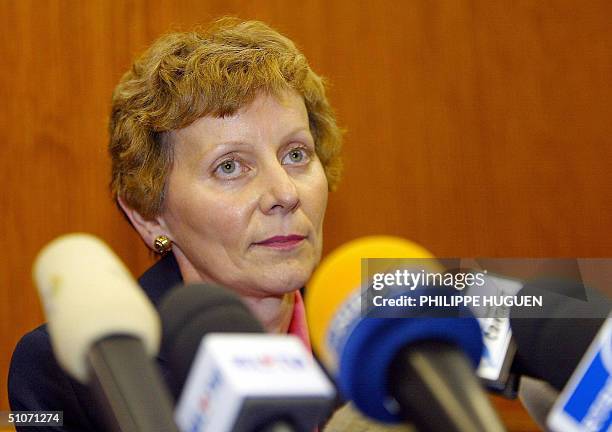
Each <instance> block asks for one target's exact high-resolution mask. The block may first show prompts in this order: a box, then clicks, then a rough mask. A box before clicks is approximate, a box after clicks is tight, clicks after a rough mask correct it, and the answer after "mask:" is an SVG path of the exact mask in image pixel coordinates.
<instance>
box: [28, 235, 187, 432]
mask: <svg viewBox="0 0 612 432" xmlns="http://www.w3.org/2000/svg"><path fill="white" fill-rule="evenodd" d="M33 276H34V280H35V283H36V286H37V288H38V292H39V297H40V299H41V301H42V304H43V308H44V311H45V316H46V318H47V321H48V329H49V335H50V337H51V345H52V347H53V352H54V354H55V356H56V358H57V360H58V363H59V364H60V365H61V366H62V368H63V369H64V370H65V371H66V372H67V373H68V374H70V375H71V376H73V377H74V378H75V379H77V380H78V381H80V382H81V383H83V384H86V385H88V386H89V388H90V389H91V391H92V393H93V396H94V398H95V399H96V401H97V402H98V404H99V405H100V408H101V409H102V411H103V413H104V418H105V419H106V421H107V425H106V426H107V427H108V430H112V431H122V432H123V431H148V432H149V431H160V432H161V431H178V429H177V428H176V425H175V423H174V421H173V419H172V402H171V399H170V395H169V394H168V391H167V389H166V387H165V386H164V384H163V382H162V379H161V376H160V373H159V371H158V370H157V369H156V365H155V364H154V362H153V361H152V360H151V359H152V357H154V356H155V355H156V353H157V350H158V348H159V340H160V323H159V317H158V316H157V313H156V312H155V309H154V308H153V306H152V305H151V303H150V302H149V301H148V299H147V298H146V296H145V294H144V293H143V292H142V290H141V289H140V287H139V286H138V285H137V283H136V281H134V279H132V277H131V275H130V273H129V271H128V270H127V269H126V267H125V266H124V265H123V263H122V262H121V261H120V260H119V258H117V256H116V255H115V254H114V253H113V252H112V251H111V249H110V248H109V247H108V246H107V245H106V244H104V243H103V242H102V241H101V240H99V239H98V238H96V237H94V236H92V235H89V234H69V235H64V236H61V237H59V238H57V239H55V240H54V241H52V242H51V243H49V244H48V245H47V246H45V247H44V248H43V249H42V250H41V251H40V253H39V254H38V256H37V258H36V260H35V262H34V266H33Z"/></svg>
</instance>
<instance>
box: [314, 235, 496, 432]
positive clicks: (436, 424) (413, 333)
mask: <svg viewBox="0 0 612 432" xmlns="http://www.w3.org/2000/svg"><path fill="white" fill-rule="evenodd" d="M364 258H371V259H373V258H387V259H389V258H398V259H401V258H422V260H421V261H420V264H423V263H425V264H426V267H430V268H432V270H438V269H439V267H438V266H436V265H435V264H434V261H433V259H432V258H433V256H432V255H431V253H429V252H428V251H427V250H425V249H423V248H422V247H420V246H418V245H416V244H414V243H411V242H409V241H407V240H403V239H399V238H395V237H386V236H380V237H366V238H362V239H358V240H355V241H352V242H350V243H347V244H345V245H343V246H342V247H340V248H339V249H337V250H335V251H334V252H332V253H331V254H330V255H329V256H328V257H327V258H326V259H325V260H324V261H323V262H322V263H321V265H320V266H319V268H318V269H317V270H316V272H315V274H314V275H313V277H312V279H311V281H310V284H309V285H308V288H307V290H306V308H307V311H308V313H309V315H310V317H311V319H310V320H309V322H310V328H311V334H312V336H313V345H314V347H315V348H316V350H317V352H318V353H319V354H320V357H321V358H322V360H323V361H324V364H326V365H327V367H328V368H330V369H331V370H332V372H333V373H334V374H335V375H336V377H337V382H338V385H339V387H340V389H341V390H342V393H343V394H344V396H345V397H347V398H348V399H351V400H352V401H353V402H354V404H355V406H356V407H357V408H358V409H359V410H360V411H361V412H363V413H364V414H365V415H367V416H369V417H371V418H374V419H376V420H379V421H383V422H399V421H401V419H402V418H404V419H406V420H410V421H413V422H414V423H415V425H416V426H417V427H418V428H419V430H426V431H434V430H448V431H502V430H505V429H504V427H503V426H502V424H501V422H500V420H499V419H498V417H497V415H496V413H495V411H494V410H493V408H492V406H491V404H490V402H489V400H488V399H487V397H486V395H485V394H484V392H483V390H482V388H481V386H480V384H479V382H478V380H477V378H476V376H475V374H474V368H475V367H476V365H477V364H478V362H479V360H480V357H481V353H482V347H483V345H482V336H481V331H480V326H479V324H478V322H477V321H476V320H475V319H474V318H473V317H469V316H465V317H459V316H461V315H463V314H466V310H464V309H451V310H448V309H446V311H445V312H446V313H445V314H444V315H443V316H442V317H435V316H433V315H434V314H435V313H432V311H431V310H428V309H427V308H424V307H418V306H417V307H414V308H413V310H414V312H413V313H412V314H411V315H409V317H408V318H401V319H400V318H396V319H394V318H373V317H371V316H365V317H363V316H361V311H362V305H361V304H360V303H361V301H362V300H363V298H362V296H361V295H360V294H361V293H360V286H361V284H362V282H361V277H362V270H361V265H362V259H364ZM387 270H388V269H387ZM391 270H394V269H393V268H392V269H391ZM419 271H421V270H420V269H419ZM417 273H418V271H417ZM419 291H424V290H422V289H421V290H419ZM428 292H432V293H436V294H438V295H443V294H446V291H445V290H444V289H442V288H440V289H438V288H436V289H432V290H430V291H428ZM421 295H422V293H421ZM448 297H452V296H448ZM449 312H450V313H449ZM430 313H431V314H430ZM398 405H399V406H398Z"/></svg>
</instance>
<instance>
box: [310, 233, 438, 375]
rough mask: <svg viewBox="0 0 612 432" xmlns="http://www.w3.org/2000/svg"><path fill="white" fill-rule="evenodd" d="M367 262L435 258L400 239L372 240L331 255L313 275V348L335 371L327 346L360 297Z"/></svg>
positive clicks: (355, 242)
mask: <svg viewBox="0 0 612 432" xmlns="http://www.w3.org/2000/svg"><path fill="white" fill-rule="evenodd" d="M364 258H388V259H391V258H400V259H402V258H403V259H406V258H423V259H425V261H428V262H427V263H426V264H427V265H432V264H433V263H434V260H433V259H432V258H434V256H433V255H432V254H431V253H430V252H429V251H428V250H427V249H425V248H423V247H422V246H420V245H418V244H416V243H413V242H410V241H408V240H405V239H403V238H399V237H392V236H370V237H362V238H359V239H356V240H353V241H351V242H348V243H346V244H344V245H342V246H341V247H339V248H338V249H336V250H334V251H333V252H332V253H330V254H329V255H328V256H327V257H325V259H324V260H323V261H322V262H321V264H320V265H319V267H318V268H317V270H316V271H315V273H314V274H313V276H312V278H311V279H310V282H309V283H308V287H307V289H306V298H305V304H306V311H308V325H309V329H310V335H311V338H312V343H313V347H314V348H315V350H316V351H317V353H318V354H319V356H320V357H321V359H322V360H323V361H324V363H325V364H326V365H327V366H328V367H331V366H332V365H334V364H335V363H336V359H335V358H334V357H335V355H334V354H333V350H332V349H331V348H330V347H329V346H328V344H327V335H328V331H329V330H330V326H331V324H332V321H333V320H334V318H335V317H336V316H337V314H338V312H339V310H340V309H341V308H342V307H343V305H344V304H345V303H346V302H347V301H349V299H350V298H351V296H352V295H355V293H357V295H359V289H360V286H361V284H362V280H361V277H362V272H361V264H362V259H364Z"/></svg>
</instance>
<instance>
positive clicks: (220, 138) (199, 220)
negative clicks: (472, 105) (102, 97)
mask: <svg viewBox="0 0 612 432" xmlns="http://www.w3.org/2000/svg"><path fill="white" fill-rule="evenodd" d="M109 129H110V145H109V151H110V155H111V158H112V179H111V189H112V192H113V196H114V198H115V199H116V201H117V202H118V204H119V206H120V208H121V209H122V210H123V212H124V213H125V215H126V216H127V218H128V219H129V221H130V222H131V224H132V225H133V226H134V228H135V229H136V230H137V231H138V233H139V234H140V236H141V237H142V239H143V241H144V242H145V244H146V245H147V246H148V247H150V248H151V249H153V250H154V251H155V252H157V253H159V254H160V255H163V258H162V259H161V260H160V261H158V262H157V263H156V264H155V265H154V266H153V267H152V268H151V269H149V270H148V271H147V272H146V273H145V274H144V275H143V276H142V277H141V278H140V280H139V282H140V284H141V286H142V287H143V289H144V290H145V291H146V292H147V294H148V295H149V297H150V298H151V300H152V301H153V302H154V303H155V304H157V302H158V301H159V299H160V298H161V297H162V296H163V294H164V293H165V292H166V291H167V290H169V289H171V288H172V287H173V286H174V285H176V284H177V283H180V282H184V283H190V282H212V283H217V284H221V285H223V286H225V287H227V288H229V289H231V290H233V291H234V292H236V293H237V294H239V295H240V296H241V297H242V298H243V299H244V301H245V302H246V304H247V305H248V306H249V307H250V309H251V310H252V312H253V313H254V315H255V316H257V317H258V318H259V319H260V320H261V321H262V323H263V324H264V326H265V327H266V328H267V329H268V330H269V331H271V332H281V333H285V332H291V333H295V334H298V335H299V336H301V337H302V339H303V340H304V341H305V342H306V343H307V336H306V335H307V333H306V328H305V321H304V312H303V305H302V300H301V297H300V294H299V291H298V290H299V289H300V288H301V287H303V286H304V284H305V283H306V282H307V281H308V279H309V277H310V275H311V273H312V271H313V269H314V267H315V266H316V265H317V263H318V261H319V259H320V256H321V247H322V224H323V217H324V213H325V208H326V204H327V191H328V190H329V189H333V187H334V186H335V185H336V183H337V182H338V179H339V171H340V159H339V150H340V142H341V138H340V135H341V134H340V131H339V129H338V127H337V126H336V122H335V118H334V115H333V112H332V110H331V108H330V106H329V103H328V101H327V98H326V96H325V90H324V86H323V83H322V80H321V78H320V77H319V76H317V75H316V74H315V73H314V72H313V71H312V70H311V69H310V67H309V66H308V63H307V62H306V59H305V57H304V56H303V55H302V54H301V53H300V52H299V51H298V50H297V49H296V48H295V46H294V44H293V43H292V42H291V41H290V40H289V39H287V38H286V37H284V36H282V35H280V34H279V33H277V32H276V31H274V30H272V29H271V28H270V27H268V26H266V25H265V24H263V23H260V22H255V21H249V22H242V21H239V20H236V19H223V20H220V21H218V22H216V23H214V24H213V25H212V26H211V27H210V28H208V29H207V30H205V31H203V32H194V33H175V34H170V35H167V36H163V37H162V38H160V39H159V40H157V41H156V42H155V43H154V44H153V45H152V46H151V47H150V48H149V49H148V50H147V51H146V52H145V53H144V54H143V55H142V56H141V57H140V58H139V59H138V60H137V61H136V62H135V63H134V65H133V66H132V68H131V69H130V71H129V72H127V73H126V74H125V75H124V76H123V78H122V79H121V81H120V83H119V85H118V86H117V88H116V89H115V92H114V94H113V100H112V112H111V120H110V128H109ZM160 366H161V367H162V370H164V372H165V365H164V362H163V360H162V359H160ZM9 398H10V402H11V408H12V409H13V410H62V411H64V425H65V426H64V428H63V429H61V430H75V431H77V430H78V431H85V430H97V429H98V428H99V426H98V425H99V424H101V423H100V421H101V420H100V413H99V412H97V410H96V407H95V406H94V404H93V403H92V400H91V398H90V396H89V393H88V391H87V389H86V388H84V387H82V386H80V385H79V384H78V383H76V382H75V381H73V380H72V379H70V378H69V377H67V376H66V375H65V374H64V373H63V372H62V371H61V369H60V368H59V366H58V365H57V363H56V362H55V359H54V358H53V355H52V351H51V348H50V345H49V336H48V334H47V332H46V328H45V326H41V327H39V328H38V329H36V330H34V331H32V332H31V333H29V334H27V335H26V336H24V337H23V338H22V340H21V341H20V342H19V344H18V346H17V348H16V349H15V353H14V354H13V359H12V362H11V370H10V374H9Z"/></svg>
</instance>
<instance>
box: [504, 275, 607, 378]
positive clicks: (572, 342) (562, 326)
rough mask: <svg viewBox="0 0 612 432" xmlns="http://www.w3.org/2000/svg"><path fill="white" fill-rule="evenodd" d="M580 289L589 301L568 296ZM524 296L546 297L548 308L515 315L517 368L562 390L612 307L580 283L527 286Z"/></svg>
mask: <svg viewBox="0 0 612 432" xmlns="http://www.w3.org/2000/svg"><path fill="white" fill-rule="evenodd" d="M553 288H554V289H555V291H553V290H552V289H553ZM577 290H581V291H583V292H586V295H587V297H588V301H582V300H578V299H576V298H573V297H571V296H568V295H567V294H571V293H573V292H575V291H577ZM518 296H519V297H535V296H541V297H542V299H543V300H542V302H543V305H542V307H539V308H537V309H534V308H527V307H513V308H512V309H511V310H510V326H511V328H512V333H513V335H514V338H515V340H516V344H517V348H518V349H517V352H516V356H515V360H514V363H513V365H512V369H513V371H515V372H516V373H519V374H522V375H529V376H532V377H534V378H538V379H541V380H544V381H546V382H548V383H549V384H551V385H552V386H553V387H555V388H556V389H557V390H561V389H563V387H564V386H565V385H566V383H567V381H568V380H569V378H570V376H571V375H572V373H573V372H574V370H575V369H576V367H577V366H578V363H579V362H580V359H581V358H582V356H583V355H584V353H585V352H586V351H587V348H588V347H589V345H590V344H591V342H592V341H593V339H594V338H595V335H596V334H597V333H598V331H599V329H600V328H601V327H602V325H603V323H604V322H605V320H606V317H607V316H608V314H609V312H610V309H612V303H611V302H610V299H609V298H607V297H605V296H604V295H602V294H600V293H599V292H597V291H595V290H594V289H590V288H585V287H584V286H582V285H581V284H580V283H579V282H577V281H576V282H571V281H565V282H564V283H562V282H561V281H555V280H536V281H531V282H527V283H525V285H524V287H523V289H522V290H521V291H519V293H518ZM553 364H554V367H552V365H553Z"/></svg>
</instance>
